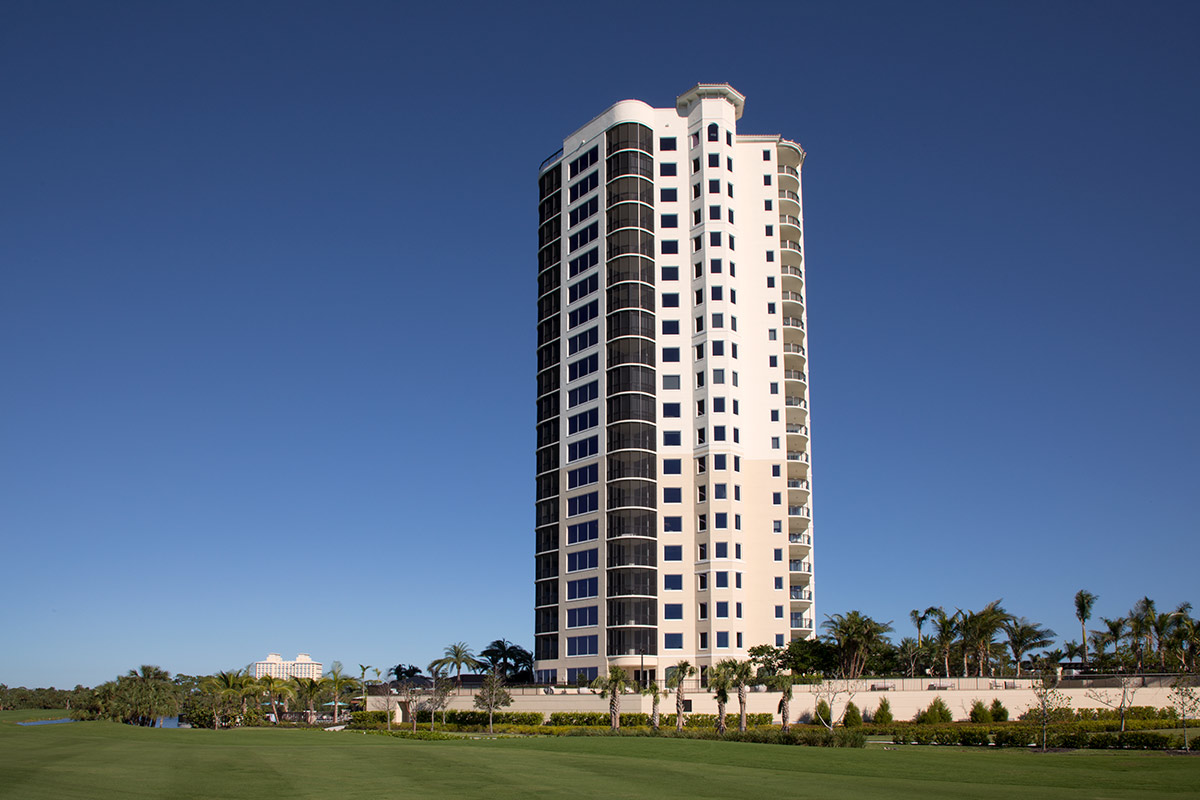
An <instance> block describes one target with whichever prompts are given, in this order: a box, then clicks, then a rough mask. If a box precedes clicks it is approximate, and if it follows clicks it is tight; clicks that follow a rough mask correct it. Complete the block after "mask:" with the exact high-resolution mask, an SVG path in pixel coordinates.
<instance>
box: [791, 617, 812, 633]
mask: <svg viewBox="0 0 1200 800" xmlns="http://www.w3.org/2000/svg"><path fill="white" fill-rule="evenodd" d="M812 626H813V621H812V617H806V616H804V615H803V614H796V613H793V614H792V628H793V629H800V630H812Z"/></svg>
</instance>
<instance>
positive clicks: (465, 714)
mask: <svg viewBox="0 0 1200 800" xmlns="http://www.w3.org/2000/svg"><path fill="white" fill-rule="evenodd" d="M379 713H382V712H379ZM604 716H605V720H606V722H607V719H608V715H607V714H605V715H604ZM445 718H446V724H447V725H466V726H475V725H483V726H484V727H487V724H488V715H487V712H486V711H447V712H446V714H445ZM384 721H385V722H386V721H387V720H386V718H385V719H384ZM417 722H429V712H428V711H418V712H417ZM492 722H493V724H497V723H503V724H505V725H541V724H542V723H543V722H545V717H544V716H542V714H541V713H540V712H537V711H497V712H495V713H494V714H493V715H492ZM436 723H437V724H439V725H440V724H442V712H440V711H439V712H438V714H437V720H436Z"/></svg>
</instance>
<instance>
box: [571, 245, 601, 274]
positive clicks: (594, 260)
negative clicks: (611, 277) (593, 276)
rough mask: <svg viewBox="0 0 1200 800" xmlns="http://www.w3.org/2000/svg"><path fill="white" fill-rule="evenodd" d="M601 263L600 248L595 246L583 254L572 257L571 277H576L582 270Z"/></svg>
mask: <svg viewBox="0 0 1200 800" xmlns="http://www.w3.org/2000/svg"><path fill="white" fill-rule="evenodd" d="M598 263H600V250H599V249H598V248H595V247H593V248H592V249H591V250H588V251H587V252H586V253H584V254H583V255H581V256H578V257H576V258H572V259H571V261H570V267H571V274H570V276H569V277H572V278H574V277H575V276H576V275H578V274H579V273H581V272H585V271H587V270H589V269H591V268H592V267H594V266H596V265H597V264H598Z"/></svg>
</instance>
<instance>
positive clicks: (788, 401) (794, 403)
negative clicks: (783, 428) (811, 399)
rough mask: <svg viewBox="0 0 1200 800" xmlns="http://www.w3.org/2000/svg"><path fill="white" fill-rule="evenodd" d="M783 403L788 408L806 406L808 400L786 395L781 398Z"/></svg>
mask: <svg viewBox="0 0 1200 800" xmlns="http://www.w3.org/2000/svg"><path fill="white" fill-rule="evenodd" d="M783 404H784V405H785V406H787V407H788V408H808V401H807V400H805V399H804V398H803V397H794V396H791V395H789V396H787V397H785V398H783Z"/></svg>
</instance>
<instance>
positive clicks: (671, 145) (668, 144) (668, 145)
mask: <svg viewBox="0 0 1200 800" xmlns="http://www.w3.org/2000/svg"><path fill="white" fill-rule="evenodd" d="M658 149H659V150H674V149H675V137H674V136H663V137H661V138H660V139H659V140H658Z"/></svg>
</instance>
